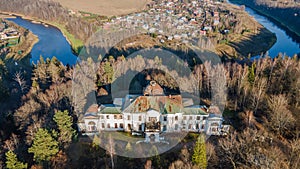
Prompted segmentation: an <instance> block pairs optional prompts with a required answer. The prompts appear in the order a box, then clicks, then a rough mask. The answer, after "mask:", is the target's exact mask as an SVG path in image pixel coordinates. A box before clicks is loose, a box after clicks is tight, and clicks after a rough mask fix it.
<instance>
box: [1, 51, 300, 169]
mask: <svg viewBox="0 0 300 169" xmlns="http://www.w3.org/2000/svg"><path fill="white" fill-rule="evenodd" d="M176 62H177V61H176ZM176 62H175V63H176ZM162 63H164V59H163V57H159V56H157V57H154V58H153V59H150V60H145V59H143V57H142V56H138V57H136V58H135V59H133V58H131V59H129V58H127V59H126V58H125V57H123V56H121V57H119V58H118V59H116V60H115V59H114V57H109V58H108V59H104V60H103V61H102V62H100V64H96V63H94V62H93V61H92V59H91V58H90V59H87V60H86V61H83V64H81V65H80V66H81V67H79V66H77V68H78V69H79V68H80V69H81V70H83V71H84V72H86V73H88V74H87V75H89V76H88V77H87V78H88V79H89V80H91V81H92V82H93V84H92V86H90V87H89V90H94V91H95V89H97V85H98V87H100V88H101V87H103V86H105V85H108V84H112V83H114V82H116V81H117V79H118V78H122V77H125V78H126V73H128V72H130V71H132V70H136V71H135V72H136V73H138V72H143V70H149V69H150V68H152V69H155V68H162V70H166V69H165V68H164V67H163V66H161V65H162ZM175 63H174V64H175ZM84 65H87V66H86V67H84ZM175 66H176V67H177V68H179V67H180V66H182V68H184V66H187V65H184V64H181V63H177V65H175ZM86 68H90V70H89V71H88V70H85V69H86ZM178 70H181V69H178ZM73 71H75V69H74V70H73V68H69V67H65V66H63V65H62V64H61V63H60V62H59V61H58V60H57V59H56V58H55V57H54V58H53V59H51V60H49V59H47V60H46V61H45V60H43V59H42V58H41V59H40V61H39V63H38V64H37V65H34V69H33V75H32V85H31V87H30V90H29V92H28V93H24V96H23V97H22V100H21V105H20V106H19V108H17V109H16V110H15V111H14V112H13V117H14V126H15V129H16V130H13V129H11V131H10V132H9V133H5V134H6V135H9V137H7V138H5V139H3V140H2V141H1V144H2V145H1V161H2V162H3V163H2V164H1V165H3V166H6V167H8V166H9V164H10V163H9V164H8V163H7V161H10V160H15V161H18V162H15V163H13V164H15V165H18V166H21V168H22V167H23V168H25V167H24V166H26V165H27V166H28V167H37V168H78V167H79V168H96V167H97V168H105V167H112V165H114V166H115V168H122V167H124V166H127V167H130V168H132V167H134V166H135V167H136V168H149V166H151V167H153V168H170V169H172V168H193V167H195V166H196V167H197V166H198V165H204V166H205V165H208V168H224V167H227V168H243V167H251V168H259V167H262V168H264V167H266V168H267V167H271V168H272V167H276V166H280V167H282V168H298V167H299V165H300V163H299V161H300V159H299V156H298V154H299V152H300V149H299V141H300V140H299V128H300V125H299V124H298V123H297V121H298V120H299V118H300V116H299V112H300V107H299V103H300V99H299V98H300V91H299V88H300V79H299V77H300V61H299V59H298V58H296V57H294V58H290V57H282V56H280V57H277V58H274V59H272V58H269V57H266V58H263V59H259V60H257V61H253V62H249V63H246V64H239V63H223V64H216V65H214V64H213V63H211V62H204V63H203V64H200V65H196V66H195V67H194V68H193V71H192V72H191V74H189V76H183V77H181V76H180V75H181V74H180V72H176V71H168V73H169V74H170V76H165V74H168V73H165V74H161V72H158V73H157V72H156V73H155V71H153V72H154V73H153V74H152V73H151V72H150V73H149V72H148V71H146V72H147V73H149V74H145V76H147V75H149V76H150V78H152V79H154V80H157V82H158V83H159V84H161V85H162V86H164V85H170V84H172V82H175V83H174V84H177V86H179V88H180V90H182V89H181V87H180V86H190V84H191V83H195V84H198V85H199V86H194V87H193V88H185V89H183V91H189V92H191V93H194V94H195V95H198V94H199V93H200V97H201V98H202V99H205V100H207V101H208V103H211V102H212V96H213V95H214V94H216V95H217V96H219V95H227V98H226V100H225V110H224V113H223V115H224V117H225V119H226V120H227V122H228V123H230V124H231V125H232V131H231V132H230V133H229V134H228V136H227V137H223V138H220V137H214V138H213V137H211V139H209V140H208V141H207V142H206V144H205V145H206V148H205V146H204V145H203V141H202V143H201V141H198V142H200V143H201V144H200V143H195V140H197V139H196V138H197V135H196V136H195V137H192V138H190V137H191V136H193V134H191V135H188V137H187V138H185V139H184V140H183V141H182V142H181V143H180V144H179V145H178V147H177V148H175V149H173V150H171V151H169V152H167V153H165V154H161V155H156V156H154V157H152V158H147V159H145V158H144V159H137V160H136V159H135V160H133V159H130V158H125V157H119V156H116V155H115V154H114V151H105V150H104V149H102V148H101V147H99V146H98V144H99V141H100V142H101V139H100V140H99V139H98V138H97V137H94V138H92V139H91V138H89V137H79V138H78V137H76V136H77V134H76V132H75V130H76V123H77V118H78V116H77V115H78V113H80V112H77V111H82V110H79V109H76V105H74V100H73V99H74V95H73V93H72V91H71V90H72V86H71V85H74V82H73V84H71V81H72V80H75V79H74V78H76V76H75V77H74V75H76V73H75V74H74V73H73ZM76 71H77V70H76ZM92 72H95V74H94V75H93V74H90V73H92ZM165 72H167V71H165ZM83 75H84V74H83ZM97 76H98V77H97ZM145 76H143V77H145ZM133 77H134V76H133ZM174 77H175V79H172V78H174ZM140 80H141V81H142V79H140ZM81 81H85V80H84V79H81ZM169 83H170V84H169ZM188 83H189V84H188ZM226 88H227V90H223V89H226ZM76 89H77V88H76ZM79 91H80V90H79ZM224 92H227V93H224ZM87 93H89V92H88V91H87ZM83 99H85V98H83ZM222 99H224V98H222V97H221V98H217V99H216V101H217V103H220V102H222V101H224V100H222ZM83 105H84V103H83ZM45 140H47V141H45ZM189 141H192V143H189ZM42 142H43V143H45V142H46V143H47V144H41V143H42ZM197 144H198V145H197ZM43 146H45V147H43ZM130 146H132V145H128V146H126V147H127V150H126V151H130ZM115 148H118V147H115ZM204 148H205V149H206V151H204V150H203V149H204ZM270 149H272V150H274V151H269V150H270ZM153 151H154V152H155V147H154V148H153ZM156 151H157V150H156ZM195 152H197V153H195ZM203 153H206V158H207V164H205V161H201V160H199V159H203V158H202V157H203V156H202V157H201V154H202V155H203ZM5 154H6V155H5ZM15 154H16V155H15ZM194 154H196V155H194ZM197 154H198V155H197ZM199 156H200V157H201V158H199ZM151 167H150V168H151ZM8 168H9V167H8ZM198 168H199V166H198Z"/></svg>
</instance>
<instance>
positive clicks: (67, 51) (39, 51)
mask: <svg viewBox="0 0 300 169" xmlns="http://www.w3.org/2000/svg"><path fill="white" fill-rule="evenodd" d="M229 3H230V2H229ZM246 11H247V12H248V13H249V15H251V16H253V17H254V18H255V19H256V20H257V21H258V22H259V23H260V24H262V25H263V26H264V27H266V28H267V29H268V30H270V31H271V32H273V33H275V34H276V37H277V41H276V43H275V44H274V45H273V46H272V47H271V48H270V49H269V51H268V54H269V56H271V57H275V56H277V55H278V53H282V54H286V55H288V56H294V54H297V53H300V43H299V42H298V43H297V42H296V41H295V40H293V38H292V37H291V36H289V35H288V34H287V33H286V31H284V30H283V29H281V28H279V27H278V26H277V25H276V24H274V23H273V22H272V21H270V20H269V19H268V18H266V17H264V16H262V15H259V14H258V13H256V12H255V11H253V10H252V9H250V8H248V7H246ZM8 20H10V21H13V22H15V23H16V24H18V25H20V26H22V27H24V28H26V29H29V30H30V31H32V32H33V33H34V34H35V35H37V36H38V38H39V42H38V43H36V44H35V45H34V47H33V48H32V51H31V55H32V58H31V61H32V62H34V63H37V61H38V60H39V58H40V56H43V57H44V58H52V57H53V56H56V57H57V58H58V59H59V60H60V61H61V62H62V63H63V64H64V65H66V64H70V65H74V64H75V63H76V60H77V56H76V55H74V54H73V53H72V50H71V47H70V44H69V43H68V42H67V40H66V38H65V37H64V36H63V34H62V33H61V32H60V30H59V29H57V28H56V27H53V26H48V27H45V26H44V25H42V24H35V23H32V22H31V21H29V20H25V19H22V18H21V17H17V18H10V19H8ZM257 45H259V44H257ZM256 57H258V56H256ZM256 57H254V58H256Z"/></svg>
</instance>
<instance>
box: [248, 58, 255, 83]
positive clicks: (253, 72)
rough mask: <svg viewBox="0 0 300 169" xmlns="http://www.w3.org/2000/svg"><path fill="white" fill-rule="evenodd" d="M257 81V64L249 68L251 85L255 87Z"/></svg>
mask: <svg viewBox="0 0 300 169" xmlns="http://www.w3.org/2000/svg"><path fill="white" fill-rule="evenodd" d="M254 80H255V63H253V64H252V65H251V67H249V74H248V81H249V83H250V84H251V85H253V83H254Z"/></svg>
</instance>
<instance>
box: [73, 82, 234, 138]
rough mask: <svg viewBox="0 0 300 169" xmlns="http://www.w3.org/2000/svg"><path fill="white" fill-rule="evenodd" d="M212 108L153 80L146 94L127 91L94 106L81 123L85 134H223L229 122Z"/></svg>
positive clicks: (80, 125) (79, 125)
mask: <svg viewBox="0 0 300 169" xmlns="http://www.w3.org/2000/svg"><path fill="white" fill-rule="evenodd" d="M210 111H211V109H210V108H207V107H206V106H200V105H193V100H192V99H189V98H182V96H181V95H169V96H165V95H164V92H163V89H162V88H161V87H160V85H158V84H157V83H156V82H155V81H151V82H150V84H149V85H148V86H147V87H146V89H145V90H144V95H127V96H126V97H125V98H116V99H114V101H113V104H103V105H100V106H98V105H97V104H94V105H92V106H90V108H89V109H88V110H87V111H86V113H85V115H84V116H83V118H82V119H81V120H80V122H79V123H78V127H79V129H80V130H81V132H82V133H83V134H93V133H97V132H99V131H125V132H131V133H132V134H141V135H145V136H146V137H147V135H149V133H150V134H154V135H159V133H161V132H181V131H186V132H204V133H206V134H207V135H223V134H224V133H226V132H227V131H228V130H229V125H223V118H222V115H219V114H216V113H211V112H210Z"/></svg>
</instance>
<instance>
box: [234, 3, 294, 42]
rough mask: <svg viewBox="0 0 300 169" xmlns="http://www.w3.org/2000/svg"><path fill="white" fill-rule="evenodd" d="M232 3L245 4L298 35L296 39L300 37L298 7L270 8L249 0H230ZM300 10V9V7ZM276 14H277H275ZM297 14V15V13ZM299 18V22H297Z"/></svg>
mask: <svg viewBox="0 0 300 169" xmlns="http://www.w3.org/2000/svg"><path fill="white" fill-rule="evenodd" d="M230 2H231V3H236V4H239V5H245V6H247V7H249V8H251V9H252V10H254V11H255V12H257V13H258V14H260V15H263V16H265V17H267V18H268V19H270V20H271V21H272V22H274V23H276V24H277V25H279V26H280V27H282V28H284V29H285V30H286V31H289V33H290V34H294V35H296V36H298V37H297V38H296V39H298V40H299V39H300V27H299V24H298V23H300V19H299V14H300V13H299V11H298V13H297V9H295V10H294V9H292V8H289V9H279V8H270V7H266V6H257V5H255V4H254V2H252V1H249V0H230ZM299 10H300V9H299ZM275 14H276V15H275ZM295 14H296V15H295ZM296 20H297V22H296Z"/></svg>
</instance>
